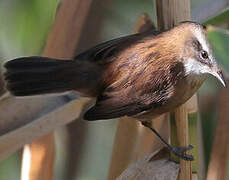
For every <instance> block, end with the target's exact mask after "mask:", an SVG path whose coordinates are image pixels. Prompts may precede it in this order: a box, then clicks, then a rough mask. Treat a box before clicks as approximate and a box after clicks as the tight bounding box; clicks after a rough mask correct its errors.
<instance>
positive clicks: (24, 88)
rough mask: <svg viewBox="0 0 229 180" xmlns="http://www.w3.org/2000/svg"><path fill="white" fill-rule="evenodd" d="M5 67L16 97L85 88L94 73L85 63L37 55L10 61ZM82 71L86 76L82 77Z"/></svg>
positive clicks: (11, 90)
mask: <svg viewBox="0 0 229 180" xmlns="http://www.w3.org/2000/svg"><path fill="white" fill-rule="evenodd" d="M4 66H5V68H6V72H5V74H4V75H5V80H6V81H7V85H6V88H7V89H8V90H9V91H10V92H11V93H12V94H13V95H15V96H29V95H38V94H47V93H61V92H65V91H69V90H73V89H76V90H77V89H83V88H84V89H85V88H87V87H86V85H87V81H88V80H89V79H88V78H90V73H91V72H90V71H91V65H88V64H86V63H82V62H78V61H75V60H66V61H65V60H57V59H51V58H46V57H37V56H34V57H23V58H18V59H15V60H11V61H8V62H6V63H5V65H4ZM82 73H83V74H84V77H86V78H84V79H82V78H81V76H82ZM85 75H86V76H85Z"/></svg>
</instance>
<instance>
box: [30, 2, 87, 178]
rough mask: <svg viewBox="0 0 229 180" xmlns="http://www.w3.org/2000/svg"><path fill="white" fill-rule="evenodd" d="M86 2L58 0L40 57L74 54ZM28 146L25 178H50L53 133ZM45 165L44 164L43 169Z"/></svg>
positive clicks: (68, 56) (85, 10) (52, 157)
mask: <svg viewBox="0 0 229 180" xmlns="http://www.w3.org/2000/svg"><path fill="white" fill-rule="evenodd" d="M90 4H91V0H85V1H80V0H65V1H61V4H60V6H59V7H58V12H57V15H56V20H55V22H54V25H53V28H52V30H51V33H50V35H49V38H48V41H47V44H46V47H45V49H44V53H43V55H44V56H48V57H55V58H63V59H70V58H73V57H74V55H75V49H76V45H77V42H78V40H79V38H80V33H81V30H82V27H83V23H84V21H85V19H86V17H87V14H88V10H89V8H90ZM29 148H30V153H31V157H32V159H31V165H30V172H29V177H30V178H29V179H31V180H36V179H37V180H38V179H43V180H50V179H53V163H54V137H53V133H50V134H49V135H46V136H44V137H41V138H40V139H38V140H36V141H34V142H32V143H31V144H30V145H29ZM33 157H34V158H33ZM45 165H46V166H47V165H48V166H47V167H46V168H45Z"/></svg>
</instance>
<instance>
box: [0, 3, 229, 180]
mask: <svg viewBox="0 0 229 180" xmlns="http://www.w3.org/2000/svg"><path fill="white" fill-rule="evenodd" d="M207 1H208V0H201V1H200V0H191V8H192V11H193V12H195V13H194V14H193V19H194V20H199V21H200V22H201V23H205V24H206V25H208V26H209V27H210V28H209V31H208V38H209V41H210V43H211V45H212V47H213V50H214V52H215V55H216V58H217V60H218V61H219V63H220V64H221V65H222V67H223V69H224V71H225V72H229V59H228V57H229V31H228V29H229V15H228V14H229V13H228V7H224V8H225V9H226V10H225V11H223V12H222V13H218V14H215V15H212V16H210V17H209V18H203V17H202V14H201V13H205V12H204V10H206V8H207V9H209V10H210V8H211V6H212V4H210V3H207ZM215 2H216V1H215ZM216 3H217V2H216ZM207 4H208V5H209V7H206V5H207ZM57 5H58V0H0V60H1V62H0V63H1V64H2V63H3V62H4V61H6V60H9V59H12V58H15V57H19V56H29V55H40V54H41V52H42V50H43V47H44V45H45V43H46V38H47V35H48V33H49V31H50V28H51V27H52V23H53V21H54V18H55V12H56V9H57ZM203 6H204V7H205V8H203V9H202V8H201V7H203ZM200 11H202V12H200ZM142 13H148V14H149V15H150V16H151V18H152V19H153V20H154V21H155V22H156V18H155V15H156V12H155V6H154V3H153V0H141V1H140V0H126V1H123V0H116V1H112V0H94V1H93V3H92V6H91V9H90V12H89V16H88V18H87V20H86V24H85V26H84V30H83V33H82V36H81V39H80V43H79V44H80V46H79V47H78V49H77V50H76V53H79V52H81V51H83V50H84V49H86V48H88V47H91V46H93V45H95V44H96V43H99V42H102V41H105V40H109V39H112V38H115V37H119V36H124V35H127V34H131V33H132V32H133V28H134V25H135V23H136V20H137V19H138V17H139V16H140V15H141V14H142ZM198 13H199V17H200V18H199V17H197V16H198ZM198 18H199V19H198ZM210 25H211V26H210ZM2 71H3V69H2ZM226 74H227V73H226ZM2 83H3V82H2V81H1V86H0V87H1V91H0V92H1V93H3V91H4V89H3V88H2V87H3V85H2ZM221 88H222V86H221V85H220V84H219V82H218V81H217V80H216V79H214V78H212V77H211V78H209V79H208V80H207V81H206V82H205V83H204V85H203V86H202V87H201V89H200V90H199V105H200V115H201V122H202V134H203V143H204V156H205V165H206V167H207V166H208V164H209V158H210V152H211V148H212V143H213V137H214V133H215V128H216V120H217V113H218V97H219V94H220V91H221ZM9 111H11V110H10V109H9ZM116 123H117V121H116V120H111V121H106V122H95V123H85V122H76V123H75V125H74V127H75V128H74V133H72V131H71V128H72V127H63V128H59V129H58V130H57V131H56V132H55V140H56V146H57V148H56V160H55V179H56V180H61V179H70V180H71V179H72V180H73V179H77V180H78V179H79V180H93V179H101V180H102V179H106V177H107V173H108V168H109V162H110V156H111V153H112V146H113V140H114V137H115V131H116V126H115V125H116ZM95 124H96V125H95ZM68 136H74V137H75V144H74V147H71V146H69V145H68ZM83 139H84V141H83ZM0 148H1V147H0ZM71 148H73V151H74V152H75V157H74V158H73V159H72V161H74V162H75V168H74V169H71V168H68V167H70V165H69V162H68V161H67V159H68V158H67V156H68V152H70V151H72V149H71ZM21 153H22V152H21V151H19V152H17V153H14V154H12V155H11V156H10V157H8V158H6V159H4V160H2V161H0V180H8V179H14V180H17V179H20V170H21ZM79 154H80V156H79ZM228 171H229V169H228ZM228 177H229V176H228Z"/></svg>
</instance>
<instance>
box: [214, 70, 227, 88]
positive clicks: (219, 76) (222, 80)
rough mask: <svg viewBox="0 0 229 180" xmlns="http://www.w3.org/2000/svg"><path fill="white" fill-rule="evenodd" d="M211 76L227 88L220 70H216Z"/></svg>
mask: <svg viewBox="0 0 229 180" xmlns="http://www.w3.org/2000/svg"><path fill="white" fill-rule="evenodd" d="M212 75H213V76H215V77H216V78H217V79H218V80H219V81H220V82H221V83H222V84H223V86H224V87H227V83H226V81H225V78H224V76H223V73H222V70H220V69H219V68H217V69H216V70H214V71H213V73H212Z"/></svg>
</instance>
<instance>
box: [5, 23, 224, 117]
mask: <svg viewBox="0 0 229 180" xmlns="http://www.w3.org/2000/svg"><path fill="white" fill-rule="evenodd" d="M205 51H206V53H207V54H208V55H209V59H204V58H202V57H201V55H200V52H202V54H204V53H205ZM5 67H6V69H7V72H6V74H5V79H6V80H7V88H8V89H9V91H10V92H11V93H12V94H14V95H16V96H27V95H36V94H44V93H55V92H63V91H69V90H75V91H77V92H80V93H81V94H84V95H85V96H91V97H96V98H97V101H96V104H95V106H93V107H92V108H91V109H89V111H87V112H86V114H85V119H87V120H99V119H111V118H117V117H121V116H133V117H138V118H140V119H143V120H145V119H146V118H147V117H148V115H150V117H156V116H158V115H160V114H162V113H164V112H168V111H172V110H173V109H174V108H176V107H177V106H179V105H181V104H183V103H184V102H185V101H187V100H188V99H189V98H190V97H191V96H192V95H193V94H194V93H195V92H196V91H197V90H198V88H199V87H200V86H201V84H202V83H203V82H204V80H205V79H206V78H207V74H209V73H211V74H213V72H211V70H212V71H213V70H214V72H215V71H216V73H215V74H213V75H214V76H216V77H217V74H218V77H217V78H219V79H220V78H221V80H222V77H220V76H222V74H221V75H219V74H220V73H217V71H218V69H216V68H218V67H217V65H216V62H215V60H214V57H213V56H212V52H211V49H210V47H209V44H208V43H207V40H206V37H205V30H204V27H203V26H202V25H200V24H197V23H194V22H184V23H181V24H180V25H178V26H176V27H174V28H173V29H171V30H168V31H165V32H162V33H159V32H156V31H154V32H145V33H140V34H135V35H130V36H126V37H121V38H118V39H114V40H111V41H108V42H105V43H102V44H100V45H97V46H95V47H93V48H91V49H89V50H87V51H85V52H83V53H81V54H79V55H78V56H76V57H75V58H74V60H68V61H59V60H55V59H50V58H43V57H27V58H19V59H16V60H12V61H9V62H7V63H6V64H5ZM214 68H215V69H214ZM222 82H223V80H222Z"/></svg>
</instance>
